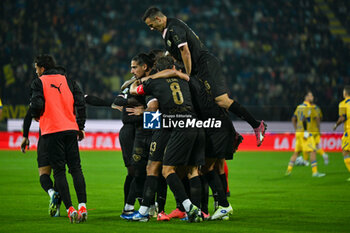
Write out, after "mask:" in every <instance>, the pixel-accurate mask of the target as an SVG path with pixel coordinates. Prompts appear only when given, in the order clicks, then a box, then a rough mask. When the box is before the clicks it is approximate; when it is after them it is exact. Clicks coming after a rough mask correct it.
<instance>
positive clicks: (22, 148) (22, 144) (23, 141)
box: [21, 137, 29, 153]
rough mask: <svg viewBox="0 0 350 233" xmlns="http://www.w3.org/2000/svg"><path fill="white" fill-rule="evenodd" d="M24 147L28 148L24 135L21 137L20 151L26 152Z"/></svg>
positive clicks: (27, 140)
mask: <svg viewBox="0 0 350 233" xmlns="http://www.w3.org/2000/svg"><path fill="white" fill-rule="evenodd" d="M26 147H27V149H28V150H29V139H28V138H26V137H23V139H22V143H21V151H22V153H26Z"/></svg>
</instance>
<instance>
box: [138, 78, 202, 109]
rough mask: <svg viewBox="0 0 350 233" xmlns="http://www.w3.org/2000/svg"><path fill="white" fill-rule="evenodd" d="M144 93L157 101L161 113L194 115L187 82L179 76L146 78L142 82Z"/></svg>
mask: <svg viewBox="0 0 350 233" xmlns="http://www.w3.org/2000/svg"><path fill="white" fill-rule="evenodd" d="M143 90H144V92H145V94H146V95H152V96H154V97H155V98H157V100H158V102H159V110H160V112H161V113H163V114H167V115H174V114H188V115H191V116H195V113H194V111H193V105H192V100H191V93H190V88H189V86H188V83H187V82H186V81H185V80H182V79H179V78H167V79H148V80H147V81H146V82H144V83H143Z"/></svg>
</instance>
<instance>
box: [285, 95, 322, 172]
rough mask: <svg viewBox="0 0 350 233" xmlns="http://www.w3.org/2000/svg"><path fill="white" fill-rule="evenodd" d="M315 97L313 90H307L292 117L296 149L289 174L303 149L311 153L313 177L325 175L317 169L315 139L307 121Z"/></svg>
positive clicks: (288, 170)
mask: <svg viewBox="0 0 350 233" xmlns="http://www.w3.org/2000/svg"><path fill="white" fill-rule="evenodd" d="M313 98H314V96H313V94H312V92H311V91H307V92H306V95H305V96H304V102H303V103H302V104H300V105H298V107H297V108H296V110H295V112H294V115H293V117H292V122H293V126H294V128H295V150H294V153H293V155H292V157H291V158H290V161H289V164H288V168H287V171H286V175H287V176H289V175H290V174H291V173H292V169H293V166H294V163H295V160H296V158H297V157H298V154H299V153H300V152H303V151H305V152H307V153H310V161H311V168H312V177H323V176H325V174H324V173H319V172H318V171H317V161H316V144H315V139H314V137H313V136H312V132H310V131H309V129H308V128H307V121H309V120H310V117H311V105H310V102H312V101H313Z"/></svg>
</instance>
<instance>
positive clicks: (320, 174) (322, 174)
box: [312, 172, 326, 177]
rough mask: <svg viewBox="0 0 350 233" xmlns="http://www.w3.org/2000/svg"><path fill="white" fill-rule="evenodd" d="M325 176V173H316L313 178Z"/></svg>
mask: <svg viewBox="0 0 350 233" xmlns="http://www.w3.org/2000/svg"><path fill="white" fill-rule="evenodd" d="M325 175H326V174H325V173H320V172H315V173H313V174H312V177H324V176H325Z"/></svg>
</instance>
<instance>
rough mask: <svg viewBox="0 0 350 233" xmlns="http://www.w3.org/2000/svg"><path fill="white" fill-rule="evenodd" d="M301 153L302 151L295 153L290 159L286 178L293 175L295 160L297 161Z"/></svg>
mask: <svg viewBox="0 0 350 233" xmlns="http://www.w3.org/2000/svg"><path fill="white" fill-rule="evenodd" d="M299 153H300V151H295V152H294V153H293V155H292V156H291V157H290V160H289V164H288V168H287V171H286V174H285V175H286V176H289V175H290V174H291V173H292V170H293V167H294V163H295V160H296V159H297V157H298V155H299Z"/></svg>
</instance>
